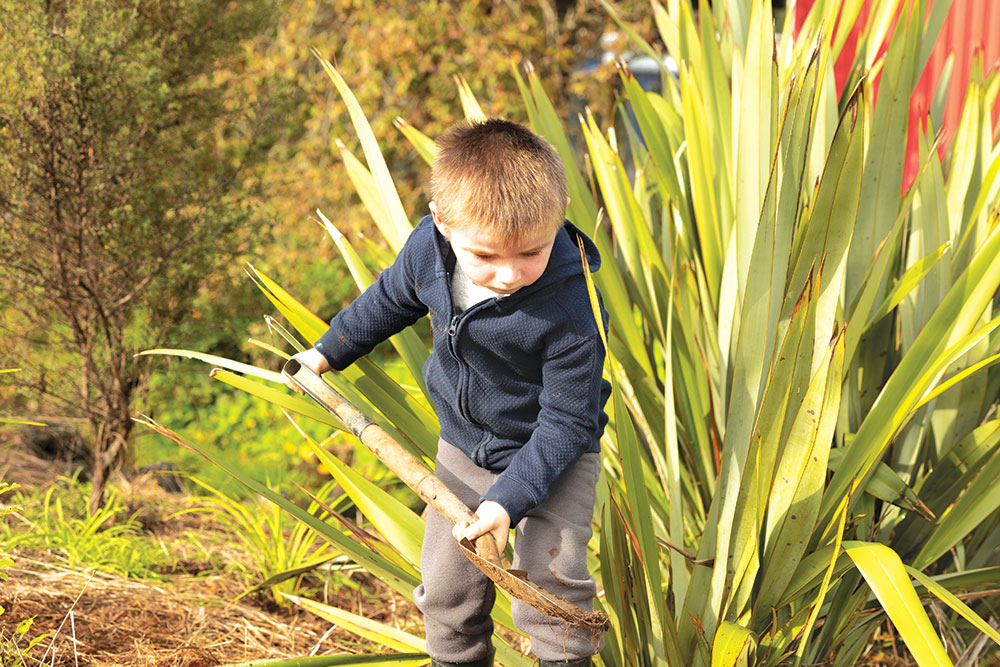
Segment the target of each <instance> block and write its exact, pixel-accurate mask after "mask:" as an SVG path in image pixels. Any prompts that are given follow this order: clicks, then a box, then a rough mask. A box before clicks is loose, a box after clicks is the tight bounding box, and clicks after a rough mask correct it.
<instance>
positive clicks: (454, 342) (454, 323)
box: [448, 297, 496, 426]
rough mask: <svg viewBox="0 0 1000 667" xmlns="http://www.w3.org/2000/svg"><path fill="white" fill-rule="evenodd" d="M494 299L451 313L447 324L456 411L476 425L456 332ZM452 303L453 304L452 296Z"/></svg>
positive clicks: (464, 362)
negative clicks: (453, 365)
mask: <svg viewBox="0 0 1000 667" xmlns="http://www.w3.org/2000/svg"><path fill="white" fill-rule="evenodd" d="M495 301H496V300H495V299H486V300H485V301H481V302H480V303H477V304H476V305H474V306H473V307H472V308H469V309H468V310H466V311H464V312H462V313H459V314H458V315H453V316H452V318H451V322H450V323H449V325H448V351H449V352H450V353H451V356H452V357H453V358H454V359H455V361H456V362H457V363H458V392H457V393H458V412H459V414H461V415H462V418H463V419H465V420H466V421H467V422H469V423H470V424H475V425H476V426H482V424H480V423H479V421H477V420H476V419H473V417H472V415H471V414H470V412H469V374H470V371H469V365H468V364H467V363H466V361H465V360H464V359H462V357H461V356H459V354H458V349H457V348H458V333H459V331H460V330H461V329H462V325H463V324H464V323H465V322H466V321H468V319H469V318H470V317H471V316H473V315H475V314H476V313H478V312H479V311H481V310H483V309H484V308H485V307H487V306H489V305H491V304H493V303H494V302H495ZM452 304H454V297H453V301H452Z"/></svg>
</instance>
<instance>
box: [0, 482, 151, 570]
mask: <svg viewBox="0 0 1000 667" xmlns="http://www.w3.org/2000/svg"><path fill="white" fill-rule="evenodd" d="M89 495H90V488H89V485H88V484H83V483H80V482H78V481H76V480H73V479H68V478H62V479H61V480H60V482H59V483H58V484H55V485H53V486H51V487H49V488H48V489H47V490H46V491H45V492H44V493H43V494H42V495H41V496H39V497H20V498H19V502H20V503H21V504H22V505H23V506H24V509H23V511H21V512H18V513H17V516H16V518H17V521H16V522H14V523H12V524H4V525H0V538H2V540H3V542H4V543H5V544H6V545H7V548H9V549H14V548H18V547H24V548H31V549H46V550H49V551H51V552H54V553H58V554H60V556H61V557H62V558H63V559H64V560H65V562H66V564H67V565H69V566H70V567H74V568H83V569H91V568H92V569H96V570H99V571H101V572H108V573H111V574H117V575H119V576H122V577H141V578H148V579H156V578H158V577H159V576H160V574H159V573H160V571H161V570H162V568H163V567H164V566H165V565H167V564H169V562H170V560H171V556H170V555H169V554H168V553H167V552H166V551H164V548H163V546H162V545H161V544H158V543H154V542H153V541H151V540H149V539H148V538H147V537H146V536H145V535H144V533H143V530H142V527H141V525H140V524H139V522H138V521H137V520H136V518H135V517H134V516H129V515H128V508H127V507H126V506H125V504H124V503H123V502H122V500H121V498H120V497H119V495H118V493H117V492H116V491H115V490H113V489H112V490H111V492H110V493H109V494H108V500H107V502H106V503H105V504H104V506H103V507H101V508H100V509H99V510H98V511H97V512H94V513H90V512H89V511H88V507H87V499H88V497H89Z"/></svg>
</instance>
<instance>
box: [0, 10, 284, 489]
mask: <svg viewBox="0 0 1000 667" xmlns="http://www.w3.org/2000/svg"><path fill="white" fill-rule="evenodd" d="M274 16H275V3H274V2H273V1H272V0H254V1H246V2H240V3H226V2H219V1H217V0H156V1H152V2H143V3H133V2H126V1H125V0H95V1H93V2H87V3H70V2H58V1H51V0H50V1H45V0H33V1H32V2H23V0H0V280H2V284H3V285H4V293H3V294H2V295H0V327H2V328H3V329H4V330H5V333H6V334H7V335H3V336H0V358H3V357H10V358H25V357H27V358H29V359H31V358H32V357H33V359H32V363H31V364H30V365H31V367H32V368H33V370H32V371H31V372H30V373H25V377H24V380H23V381H22V387H23V388H27V389H30V390H32V391H33V392H37V396H38V397H39V399H40V400H41V401H42V405H43V406H45V407H46V408H47V409H51V410H55V411H56V412H57V414H59V415H62V416H67V417H75V418H78V419H81V420H82V421H83V423H85V424H86V425H87V427H88V431H89V433H86V434H85V435H86V436H87V437H88V440H89V443H90V446H91V450H92V460H93V482H94V491H93V496H92V498H91V507H92V508H96V507H97V506H99V504H100V502H101V500H102V497H103V490H104V485H105V483H106V479H107V476H108V474H109V472H110V471H111V470H112V469H113V467H114V466H116V465H118V464H121V463H122V462H124V461H127V460H128V459H129V458H130V456H129V454H130V453H129V447H128V438H129V433H130V431H131V428H132V415H131V413H130V406H131V405H132V403H133V401H134V400H135V398H136V396H137V393H138V391H139V389H140V387H141V386H142V385H143V382H144V379H145V377H146V374H147V362H145V361H144V360H143V359H142V358H138V359H137V358H135V357H134V355H135V353H136V352H137V351H138V350H139V349H143V348H146V347H150V346H155V345H157V344H159V343H162V342H164V341H165V340H168V339H169V338H170V337H171V336H172V335H176V333H177V331H178V330H179V329H181V328H183V327H185V326H186V324H187V322H186V321H187V318H188V316H189V314H190V310H191V304H192V300H193V298H194V296H195V295H196V294H197V291H198V288H199V286H200V285H202V284H203V283H204V281H205V280H206V278H207V276H208V274H209V270H210V268H211V267H212V266H213V265H215V264H216V263H220V262H223V261H225V260H227V259H228V258H230V257H232V256H233V255H234V254H235V253H237V252H239V251H240V250H241V249H242V248H245V247H246V246H247V245H248V244H249V243H251V242H252V241H253V240H254V238H255V237H256V236H257V230H258V229H259V228H260V225H261V219H260V216H256V215H255V214H254V212H253V209H252V196H253V182H254V179H252V178H250V177H249V176H250V174H251V171H250V170H252V169H253V168H254V167H255V166H257V165H259V164H260V163H261V160H262V158H263V157H264V156H265V155H266V151H267V148H268V140H267V136H266V134H265V133H264V132H263V128H266V127H267V125H268V123H269V122H270V119H271V118H272V117H273V114H275V113H278V112H279V109H280V105H271V104H269V103H268V98H269V96H270V92H269V91H268V89H266V88H265V89H262V90H258V91H255V92H256V93H257V104H256V105H253V106H251V105H249V104H248V103H247V100H246V99H245V97H246V96H245V95H243V94H242V93H241V91H240V90H239V82H238V80H234V78H233V76H232V75H231V74H228V75H227V68H232V67H234V66H235V65H237V64H238V60H239V59H240V58H241V56H242V54H243V50H244V47H243V44H242V42H241V40H244V39H246V38H249V37H252V36H254V35H256V34H258V33H260V32H262V31H264V30H266V29H268V28H269V27H270V26H271V25H272V22H273V19H274ZM0 365H3V364H0ZM10 365H18V364H10Z"/></svg>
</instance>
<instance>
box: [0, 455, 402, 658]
mask: <svg viewBox="0 0 1000 667" xmlns="http://www.w3.org/2000/svg"><path fill="white" fill-rule="evenodd" d="M67 472H68V471H64V470H60V469H57V468H54V467H53V466H52V465H51V464H50V463H47V462H44V461H40V460H38V459H35V458H34V457H32V456H29V455H27V454H24V453H22V452H18V451H17V450H15V449H10V448H5V447H2V446H0V479H6V480H9V481H16V482H18V483H19V484H21V486H22V487H24V488H25V489H27V490H30V489H39V488H45V487H46V486H47V485H49V484H51V483H52V481H53V480H54V479H55V478H56V477H57V476H58V475H60V474H66V473H67ZM120 488H121V491H122V494H123V498H125V499H126V500H127V502H128V504H129V506H130V509H132V510H133V511H138V512H140V514H141V516H142V520H143V523H144V524H145V525H146V526H147V529H148V530H149V532H150V537H151V538H152V539H157V540H159V542H160V543H161V544H162V545H163V548H164V549H165V550H167V552H168V553H170V554H171V556H172V563H173V564H172V566H171V568H170V569H169V571H168V572H167V573H165V574H164V575H163V578H162V580H161V581H144V580H136V579H126V578H122V577H117V576H113V575H109V574H104V573H99V572H82V571H79V570H76V569H72V568H69V567H66V566H65V564H64V563H63V562H61V560H60V558H59V555H58V554H56V553H51V552H43V551H26V550H20V551H17V552H15V553H14V560H15V564H14V567H12V568H10V569H9V570H8V571H7V572H8V574H9V576H10V579H9V581H7V582H4V583H3V584H2V585H0V606H2V607H3V608H4V609H5V612H4V614H3V616H0V628H2V629H3V630H5V631H6V633H7V634H8V635H9V633H10V632H11V631H13V629H14V628H15V627H16V626H17V624H18V623H19V622H20V621H22V620H24V619H27V618H32V617H33V618H34V621H33V624H32V627H31V630H30V632H29V633H28V638H31V637H36V636H38V635H41V634H46V635H48V637H46V638H45V639H44V640H43V641H42V642H41V643H39V644H38V645H37V646H36V647H35V649H34V650H33V651H32V653H31V657H30V658H29V659H28V660H27V661H26V667H33V666H34V665H44V666H45V667H50V666H63V665H66V666H68V665H73V666H74V667H75V666H76V665H92V666H94V667H111V666H113V665H114V666H117V665H154V666H163V667H166V666H177V667H209V666H213V665H225V664H232V663H239V662H246V661H251V660H264V659H276V658H291V657H301V656H306V655H323V654H330V653H358V652H372V650H373V647H372V646H371V645H370V644H367V643H365V642H363V641H361V640H359V639H358V638H357V637H356V636H354V635H351V634H349V633H347V632H344V631H342V630H339V629H337V628H335V627H333V626H331V624H330V623H328V622H326V621H324V620H322V619H319V618H317V617H316V616H314V615H312V614H309V613H307V612H304V611H301V610H298V609H296V608H285V607H280V606H278V605H277V604H275V603H274V602H273V601H272V600H271V599H270V598H269V597H268V596H267V595H263V594H262V595H259V596H247V597H244V598H242V599H240V600H239V601H235V599H236V598H237V597H238V596H239V595H240V594H241V593H243V592H244V591H245V590H246V588H247V583H246V581H244V580H242V579H241V578H240V577H239V575H238V574H236V573H235V572H234V571H233V568H232V567H227V566H232V565H234V564H244V565H248V566H249V565H250V563H249V559H248V558H247V556H246V554H243V553H241V552H240V550H239V549H238V548H236V547H234V545H233V543H232V541H231V540H230V539H227V536H226V535H225V531H224V530H223V529H222V528H221V527H219V526H218V525H217V524H214V523H212V522H211V521H209V520H208V519H207V518H205V517H203V516H200V515H192V514H185V515H180V516H176V517H172V518H171V510H172V509H173V508H175V507H179V506H181V504H182V503H183V498H178V497H177V496H172V495H171V494H165V492H162V491H160V490H159V489H158V487H156V485H155V484H146V483H142V482H141V481H140V482H136V481H134V480H133V481H132V482H130V483H127V484H126V483H123V484H122V486H121V487H120ZM351 576H352V580H351V583H352V585H353V588H351V587H344V588H343V589H342V590H339V591H333V590H327V591H325V592H323V591H321V592H319V593H317V594H315V595H312V596H310V597H313V598H314V599H320V600H322V601H324V602H327V603H329V604H333V605H335V606H338V607H341V608H343V609H347V610H348V611H352V612H354V613H359V614H362V615H365V616H368V617H369V618H375V619H378V620H380V621H381V622H383V623H388V624H392V625H396V626H397V627H400V628H402V629H406V630H408V631H411V632H417V633H419V629H418V628H419V624H420V617H419V614H418V613H417V612H416V611H415V608H414V607H413V605H412V603H410V602H409V601H408V600H406V599H405V598H402V597H400V596H398V595H396V594H395V593H394V592H393V591H391V590H390V589H389V588H388V587H386V586H385V585H384V584H382V583H381V582H379V581H378V580H377V579H374V578H373V577H371V576H369V575H367V574H363V573H355V574H352V575H351ZM324 598H325V599H324Z"/></svg>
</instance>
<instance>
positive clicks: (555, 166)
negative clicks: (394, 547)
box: [296, 120, 610, 667]
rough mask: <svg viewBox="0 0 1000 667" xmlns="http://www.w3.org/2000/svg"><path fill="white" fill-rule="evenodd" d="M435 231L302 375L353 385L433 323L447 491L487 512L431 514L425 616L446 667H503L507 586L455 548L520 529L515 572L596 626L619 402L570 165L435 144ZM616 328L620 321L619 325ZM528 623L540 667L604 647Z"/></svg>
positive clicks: (327, 340)
mask: <svg viewBox="0 0 1000 667" xmlns="http://www.w3.org/2000/svg"><path fill="white" fill-rule="evenodd" d="M437 144H438V154H437V157H436V159H435V164H434V168H433V173H432V177H431V195H432V201H431V204H430V210H431V215H430V216H427V217H425V218H424V219H423V220H421V221H420V222H419V223H418V224H417V226H416V227H415V228H414V230H413V232H412V234H411V235H410V237H409V239H408V240H407V242H406V244H405V246H404V247H403V249H402V251H400V253H399V255H398V256H397V257H396V259H395V261H394V262H393V264H392V266H390V267H389V268H387V269H386V270H385V271H383V272H382V274H381V275H380V276H379V278H378V280H377V281H376V282H375V283H374V284H373V285H372V286H371V287H370V288H369V289H368V290H366V291H365V292H364V293H363V294H362V295H361V296H359V297H358V298H357V299H356V300H355V301H354V302H353V303H352V304H351V305H350V306H348V307H347V308H345V309H344V310H343V311H341V312H340V313H338V314H337V315H336V317H334V318H333V320H332V321H331V322H330V329H329V331H327V333H326V334H324V335H323V336H322V337H321V338H320V339H319V341H317V342H316V346H315V347H314V348H312V349H310V350H307V351H305V352H302V353H300V354H299V355H297V356H296V358H297V359H298V360H299V361H300V362H302V363H303V364H305V365H306V366H308V367H310V368H312V369H313V370H314V371H316V372H319V373H322V372H324V371H326V370H329V369H330V368H335V369H343V368H345V367H347V366H348V365H350V364H351V363H353V362H354V361H355V360H356V359H357V358H359V357H360V356H362V355H364V354H367V353H368V352H369V351H370V350H371V349H372V348H373V347H374V346H375V345H376V344H378V343H379V342H381V341H383V340H385V339H386V338H388V337H389V336H391V335H393V334H395V333H397V332H398V331H400V330H402V329H403V328H405V327H407V326H409V325H411V324H413V323H414V322H416V321H417V320H418V319H419V318H421V317H423V316H424V315H425V314H428V313H429V314H430V317H431V328H432V330H433V334H434V350H433V352H432V354H431V355H430V357H429V358H428V359H427V362H426V363H425V365H424V369H423V373H424V379H425V381H426V384H427V389H428V392H429V393H430V396H431V398H432V400H433V402H434V406H435V409H436V411H437V414H438V417H439V419H440V422H441V440H440V442H439V445H438V455H437V459H436V468H435V474H437V476H438V477H440V478H441V480H442V481H443V482H444V483H445V484H447V485H448V486H449V488H451V489H452V491H454V492H455V493H456V495H458V497H459V498H461V499H462V501H463V502H465V503H466V504H467V505H468V506H469V507H470V509H471V508H476V511H475V513H476V516H477V519H476V521H475V522H474V523H472V524H471V525H459V526H455V527H454V529H453V530H451V531H450V530H449V524H448V522H447V520H446V519H444V518H443V517H442V516H441V515H440V514H438V513H437V512H434V511H433V510H429V512H428V516H427V523H426V527H425V533H424V544H423V553H422V555H421V568H422V574H423V583H422V584H421V585H420V586H419V587H418V588H417V589H416V591H415V592H414V601H415V602H416V604H417V606H418V607H419V608H420V610H421V611H422V612H423V613H424V622H425V626H426V634H427V651H428V653H429V654H430V656H431V658H432V662H431V664H432V666H434V667H448V666H450V665H466V666H468V667H478V666H480V665H482V666H484V667H485V666H489V665H492V664H493V647H492V643H491V637H492V634H493V621H492V619H491V618H490V610H491V609H492V607H493V602H494V598H495V595H496V592H495V589H494V587H493V583H492V582H491V581H490V580H489V579H487V578H486V576H485V575H484V574H482V573H481V572H480V571H479V570H478V569H476V567H475V566H474V565H472V564H471V563H470V562H469V561H468V559H466V558H465V557H464V556H463V555H461V552H460V551H459V550H458V545H457V543H456V540H457V539H461V538H463V537H465V538H468V539H470V540H475V538H477V537H479V536H481V535H483V534H485V533H487V532H489V533H491V534H492V535H493V537H494V538H495V539H496V542H497V545H498V547H499V548H500V550H501V551H502V550H503V548H504V545H505V544H506V542H507V537H508V534H509V530H510V528H511V527H513V526H516V527H517V534H518V539H517V543H516V544H515V550H514V551H515V555H514V563H513V568H515V569H520V570H525V571H527V573H528V579H529V580H530V581H533V582H535V583H536V584H538V585H539V586H541V587H542V588H544V589H546V590H548V591H550V592H552V593H554V594H556V595H558V596H560V597H563V598H565V599H567V600H570V601H571V602H573V603H575V604H577V605H579V606H580V607H582V608H584V609H587V610H590V608H591V605H592V600H593V597H594V595H595V592H596V586H595V583H594V580H593V578H591V576H590V574H589V572H588V571H587V564H586V556H587V549H586V546H587V542H588V540H589V539H590V536H591V528H590V524H591V519H592V516H593V510H594V502H595V486H596V483H597V478H598V474H599V472H600V454H599V452H600V438H601V434H602V433H603V431H604V426H605V424H606V423H607V415H605V414H604V404H605V402H606V401H607V399H608V396H609V393H610V386H609V385H608V383H607V382H605V381H604V380H603V378H602V371H603V366H604V347H603V344H602V342H601V339H600V335H599V333H598V330H597V326H596V324H595V322H594V318H593V314H592V310H591V306H590V300H589V297H588V294H587V288H586V283H585V279H584V275H583V267H582V264H581V258H580V251H579V247H578V245H577V243H578V241H577V239H582V240H583V243H584V247H585V250H586V254H587V259H588V263H589V265H590V268H591V270H596V269H597V267H598V265H599V263H600V258H599V256H598V253H597V249H596V247H595V246H594V244H593V243H592V242H591V241H590V240H589V239H587V238H586V237H585V236H584V235H583V234H582V232H580V231H579V230H578V229H577V228H576V227H574V226H573V225H572V223H570V222H568V221H566V220H565V219H564V213H565V210H566V205H567V203H568V201H569V200H568V198H567V196H566V177H565V172H564V167H563V165H562V163H561V161H560V160H559V157H558V155H557V153H556V152H555V149H553V148H552V146H551V145H549V144H548V143H547V142H546V141H544V140H543V139H541V138H540V137H538V136H536V135H535V134H533V133H532V132H531V131H530V130H528V129H527V128H524V127H522V126H521V125H518V124H516V123H512V122H509V121H505V120H489V121H486V122H483V123H476V124H461V125H459V126H456V127H454V128H452V129H450V130H448V131H447V132H446V133H445V134H444V135H442V137H441V138H440V139H439V140H438V142H437ZM604 321H605V325H606V323H607V315H606V314H604ZM512 612H513V616H514V621H515V623H516V624H517V626H518V628H520V629H521V630H522V631H523V632H525V633H526V634H528V635H529V636H530V637H531V647H532V651H533V652H534V654H535V656H536V657H537V658H539V659H540V664H541V665H543V666H544V665H567V666H584V665H590V657H591V656H592V655H593V654H595V653H596V652H597V651H598V650H599V649H600V647H601V638H600V637H594V636H592V634H591V632H590V631H589V630H587V629H583V628H578V627H575V626H569V625H568V624H567V623H566V622H565V621H562V620H559V619H556V618H551V617H548V616H545V615H544V614H541V613H540V612H538V611H536V610H535V609H533V608H531V607H528V606H527V605H524V604H521V603H520V602H518V601H517V600H515V601H514V604H513V606H512Z"/></svg>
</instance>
